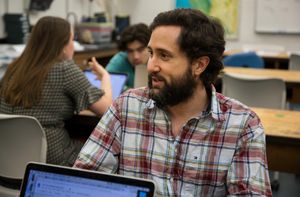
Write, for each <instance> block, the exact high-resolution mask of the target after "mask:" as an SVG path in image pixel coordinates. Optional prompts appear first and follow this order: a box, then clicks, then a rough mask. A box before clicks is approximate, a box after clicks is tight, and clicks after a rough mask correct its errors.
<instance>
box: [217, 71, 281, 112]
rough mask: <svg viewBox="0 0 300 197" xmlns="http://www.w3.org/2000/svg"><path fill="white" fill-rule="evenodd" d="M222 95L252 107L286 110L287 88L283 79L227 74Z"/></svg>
mask: <svg viewBox="0 0 300 197" xmlns="http://www.w3.org/2000/svg"><path fill="white" fill-rule="evenodd" d="M222 93H223V94H224V95H225V96H228V97H231V98H234V99H237V100H238V101H240V102H242V103H244V104H246V105H248V106H251V107H264V108H275V109H284V108H285V106H286V86H285V82H284V81H283V80H282V79H277V78H261V77H260V78H258V77H252V76H249V75H233V74H227V73H225V74H224V75H223V77H222Z"/></svg>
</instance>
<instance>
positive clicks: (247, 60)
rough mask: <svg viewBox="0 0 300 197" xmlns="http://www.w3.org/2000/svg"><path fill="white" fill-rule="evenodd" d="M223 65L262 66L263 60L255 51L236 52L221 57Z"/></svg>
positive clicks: (263, 65)
mask: <svg viewBox="0 0 300 197" xmlns="http://www.w3.org/2000/svg"><path fill="white" fill-rule="evenodd" d="M223 63H224V65H225V66H232V67H251V68H264V67H265V64H264V60H263V59H262V58H261V57H260V56H258V55H257V54H256V53H255V52H246V53H236V54H233V55H228V56H226V57H224V58H223Z"/></svg>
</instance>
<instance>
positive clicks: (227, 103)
mask: <svg viewBox="0 0 300 197" xmlns="http://www.w3.org/2000/svg"><path fill="white" fill-rule="evenodd" d="M216 98H217V100H218V103H219V106H220V111H221V112H222V114H224V115H225V114H227V115H235V116H257V115H256V113H255V112H254V111H253V110H252V109H251V108H250V107H249V106H248V105H246V104H244V103H242V102H240V101H238V100H236V99H234V98H230V97H226V96H224V95H223V94H220V93H217V94H216Z"/></svg>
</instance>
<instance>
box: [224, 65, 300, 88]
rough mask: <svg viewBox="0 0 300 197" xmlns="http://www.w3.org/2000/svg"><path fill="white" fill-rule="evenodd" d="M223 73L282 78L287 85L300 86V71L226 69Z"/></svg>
mask: <svg viewBox="0 0 300 197" xmlns="http://www.w3.org/2000/svg"><path fill="white" fill-rule="evenodd" d="M223 72H225V73H228V74H242V75H252V76H260V77H272V78H280V79H282V80H283V81H285V82H286V84H287V85H293V86H298V87H299V86H300V71H294V70H281V69H271V68H268V69H267V68H265V69H256V68H243V67H227V66H226V67H225V68H224V69H223Z"/></svg>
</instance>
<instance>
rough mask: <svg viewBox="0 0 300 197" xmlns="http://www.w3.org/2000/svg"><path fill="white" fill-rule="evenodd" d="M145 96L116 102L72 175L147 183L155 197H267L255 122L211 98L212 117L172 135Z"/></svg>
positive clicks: (137, 92)
mask: <svg viewBox="0 0 300 197" xmlns="http://www.w3.org/2000/svg"><path fill="white" fill-rule="evenodd" d="M171 124H172V123H171V121H170V118H169V117H168V114H167V113H166V112H165V111H163V110H162V109H160V108H158V107H156V106H155V102H154V101H153V100H151V99H150V98H149V90H148V89H147V88H140V89H134V90H129V91H127V93H124V94H123V95H121V96H120V97H119V98H118V99H117V100H116V101H115V102H114V104H113V105H112V106H111V107H110V109H109V110H108V111H107V113H106V114H105V115H104V116H103V117H102V119H101V121H100V122H99V124H98V125H97V127H96V128H95V130H94V131H93V133H92V134H91V136H90V137H89V139H88V141H87V142H86V144H85V146H84V147H83V149H82V150H81V152H80V154H79V156H78V158H77V161H76V162H75V165H74V166H75V167H78V168H85V169H93V170H98V171H106V172H110V173H118V174H121V175H127V176H134V177H140V178H146V179H151V180H153V181H154V182H155V183H156V196H226V195H228V196H235V195H239V196H253V195H255V196H256V195H259V196H271V195H272V193H271V187H270V181H269V175H268V168H267V160H266V150H265V135H264V130H263V127H262V125H261V122H260V119H259V118H258V116H257V115H256V114H255V113H254V112H253V111H251V110H250V109H249V108H248V107H246V106H245V105H243V104H241V103H239V102H238V101H236V100H234V99H230V98H227V97H224V96H223V95H221V94H219V93H216V92H215V89H214V88H213V90H212V98H211V105H210V109H209V110H207V111H203V112H199V115H198V116H197V117H192V118H191V119H190V120H189V121H187V122H186V123H185V124H184V125H183V126H182V128H181V131H180V133H179V134H178V136H176V137H174V136H173V135H172V131H171V128H172V127H171Z"/></svg>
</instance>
